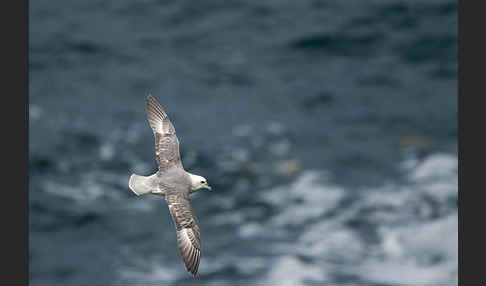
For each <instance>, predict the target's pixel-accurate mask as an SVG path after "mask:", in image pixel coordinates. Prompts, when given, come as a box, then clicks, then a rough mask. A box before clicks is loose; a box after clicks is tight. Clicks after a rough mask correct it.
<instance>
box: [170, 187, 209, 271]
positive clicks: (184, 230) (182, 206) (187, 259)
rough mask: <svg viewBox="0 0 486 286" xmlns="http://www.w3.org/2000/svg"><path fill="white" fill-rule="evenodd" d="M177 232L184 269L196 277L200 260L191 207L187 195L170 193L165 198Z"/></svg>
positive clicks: (196, 228)
mask: <svg viewBox="0 0 486 286" xmlns="http://www.w3.org/2000/svg"><path fill="white" fill-rule="evenodd" d="M165 199H166V201H167V204H168V205H169V210H170V214H171V216H172V219H173V220H174V224H175V227H176V231H177V245H178V246H179V252H180V255H181V257H182V260H183V261H184V264H185V265H186V269H187V271H188V272H190V273H191V274H192V275H194V276H196V273H197V270H198V268H199V262H200V260H201V242H200V238H199V226H198V225H197V219H196V216H195V215H194V212H193V210H192V207H191V201H190V199H189V193H187V194H181V193H176V192H174V193H171V192H168V193H167V194H166V196H165Z"/></svg>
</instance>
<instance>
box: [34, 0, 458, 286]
mask: <svg viewBox="0 0 486 286" xmlns="http://www.w3.org/2000/svg"><path fill="white" fill-rule="evenodd" d="M29 30H30V40H29V41H30V46H29V61H30V63H29V69H30V86H29V91H30V95H29V101H30V106H29V137H30V142H29V146H30V155H29V167H30V174H29V175H30V177H29V179H30V183H29V186H30V192H29V220H30V235H29V244H30V246H29V250H30V251H29V258H30V261H29V262H30V263H29V274H30V283H31V285H194V284H198V285H201V284H202V285H229V284H231V285H365V286H368V285H369V286H371V285H373V286H378V285H380V286H382V285H391V286H392V285H393V286H398V285H407V286H408V285H424V286H425V285H427V286H429V285H441V286H442V285H457V283H458V229H457V221H458V220H457V214H458V212H457V195H458V186H457V182H458V180H457V174H458V173H457V172H458V171H457V166H458V162H457V2H455V1H446V0H433V1H418V0H414V1H377V0H374V1H366V3H365V2H364V1H216V0H210V1H201V2H197V3H196V2H194V1H185V0H183V1H137V2H133V1H125V0H122V1H93V0H89V1H82V2H71V3H69V2H68V1H44V0H37V1H32V2H31V3H30V24H29ZM148 93H151V94H152V95H153V96H154V97H156V98H157V99H158V100H159V101H160V103H161V104H162V105H163V106H164V107H165V108H166V110H167V112H168V114H169V116H170V118H171V119H172V121H173V123H174V125H175V127H176V129H177V134H178V136H179V140H180V143H181V153H182V160H183V164H184V167H185V168H186V169H187V170H189V171H191V172H193V173H197V174H201V175H203V176H204V177H206V178H207V179H208V181H209V183H210V184H211V185H212V186H213V191H200V192H198V193H195V194H193V195H192V205H193V208H194V209H195V212H196V214H197V216H198V219H199V225H200V229H201V244H202V249H201V253H202V254H201V255H202V256H201V265H200V267H199V272H198V276H197V277H196V278H193V277H191V276H190V275H189V274H188V273H187V272H186V271H185V268H184V265H183V263H182V261H181V259H180V257H179V254H178V251H177V247H176V234H175V230H174V226H173V223H172V221H171V218H170V214H169V212H168V209H167V206H166V203H165V201H164V200H162V199H160V198H157V197H155V196H142V197H136V196H135V195H134V194H133V193H132V192H131V191H130V190H129V189H128V178H129V176H130V174H131V173H138V174H144V175H148V174H151V173H153V172H154V171H155V170H156V163H155V160H154V145H153V143H154V142H153V140H154V139H153V135H152V132H151V130H150V127H149V125H148V122H147V121H146V118H145V110H144V108H145V102H144V100H145V96H146V95H147V94H148Z"/></svg>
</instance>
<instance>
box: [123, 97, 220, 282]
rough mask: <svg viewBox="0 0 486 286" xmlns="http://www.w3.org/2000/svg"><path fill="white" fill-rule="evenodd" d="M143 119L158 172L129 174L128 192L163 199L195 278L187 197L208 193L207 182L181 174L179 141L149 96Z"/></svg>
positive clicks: (196, 244)
mask: <svg viewBox="0 0 486 286" xmlns="http://www.w3.org/2000/svg"><path fill="white" fill-rule="evenodd" d="M146 111H147V119H148V122H149V124H150V127H151V128H152V131H153V132H154V137H155V155H156V159H157V163H158V166H159V169H158V171H157V172H156V173H155V174H152V175H150V176H140V175H137V174H132V175H131V176H130V180H129V182H128V186H129V188H130V189H131V190H132V191H133V192H134V193H135V194H136V195H137V196H140V195H144V194H154V195H160V196H164V197H165V200H166V201H167V205H168V206H169V211H170V214H171V216H172V220H173V221H174V224H175V227H176V231H177V244H178V246H179V253H180V255H181V257H182V260H183V261H184V264H185V266H186V269H187V271H188V272H190V273H191V274H192V275H193V276H196V273H197V270H198V268H199V262H200V257H201V243H200V238H199V226H198V225H197V219H196V215H195V214H194V211H193V210H192V207H191V200H190V198H189V195H190V194H191V193H193V192H195V191H197V190H199V189H208V190H211V187H210V186H209V185H208V181H207V180H206V179H205V178H204V177H201V176H198V175H194V174H191V173H189V172H186V171H185V170H184V167H183V166H182V162H181V156H180V154H179V139H177V136H176V132H175V128H174V125H172V122H170V120H169V117H168V116H167V113H165V111H164V109H163V108H162V106H161V105H160V104H159V103H158V102H157V100H155V98H153V97H152V96H150V95H149V96H147V106H146Z"/></svg>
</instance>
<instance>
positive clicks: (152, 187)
mask: <svg viewBox="0 0 486 286" xmlns="http://www.w3.org/2000/svg"><path fill="white" fill-rule="evenodd" d="M154 176H155V174H153V175H151V176H140V175H137V174H132V175H131V176H130V180H129V181H128V187H129V188H130V190H132V191H133V192H134V193H135V194H136V195H137V196H140V195H145V194H150V193H157V192H159V191H158V187H157V184H156V182H155V180H154Z"/></svg>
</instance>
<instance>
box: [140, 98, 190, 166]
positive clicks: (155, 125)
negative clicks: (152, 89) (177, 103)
mask: <svg viewBox="0 0 486 286" xmlns="http://www.w3.org/2000/svg"><path fill="white" fill-rule="evenodd" d="M147 119H148V122H149V124H150V127H151V128H152V131H153V132H154V137H155V155H156V157H157V163H158V164H159V170H160V171H164V170H166V169H168V168H169V167H172V166H177V167H180V168H183V167H182V162H181V156H180V154H179V139H177V135H176V132H175V128H174V125H172V122H170V120H169V117H168V116H167V113H165V111H164V109H163V108H162V106H160V104H159V103H158V102H157V100H156V99H155V98H153V97H152V96H150V95H149V96H147Z"/></svg>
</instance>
